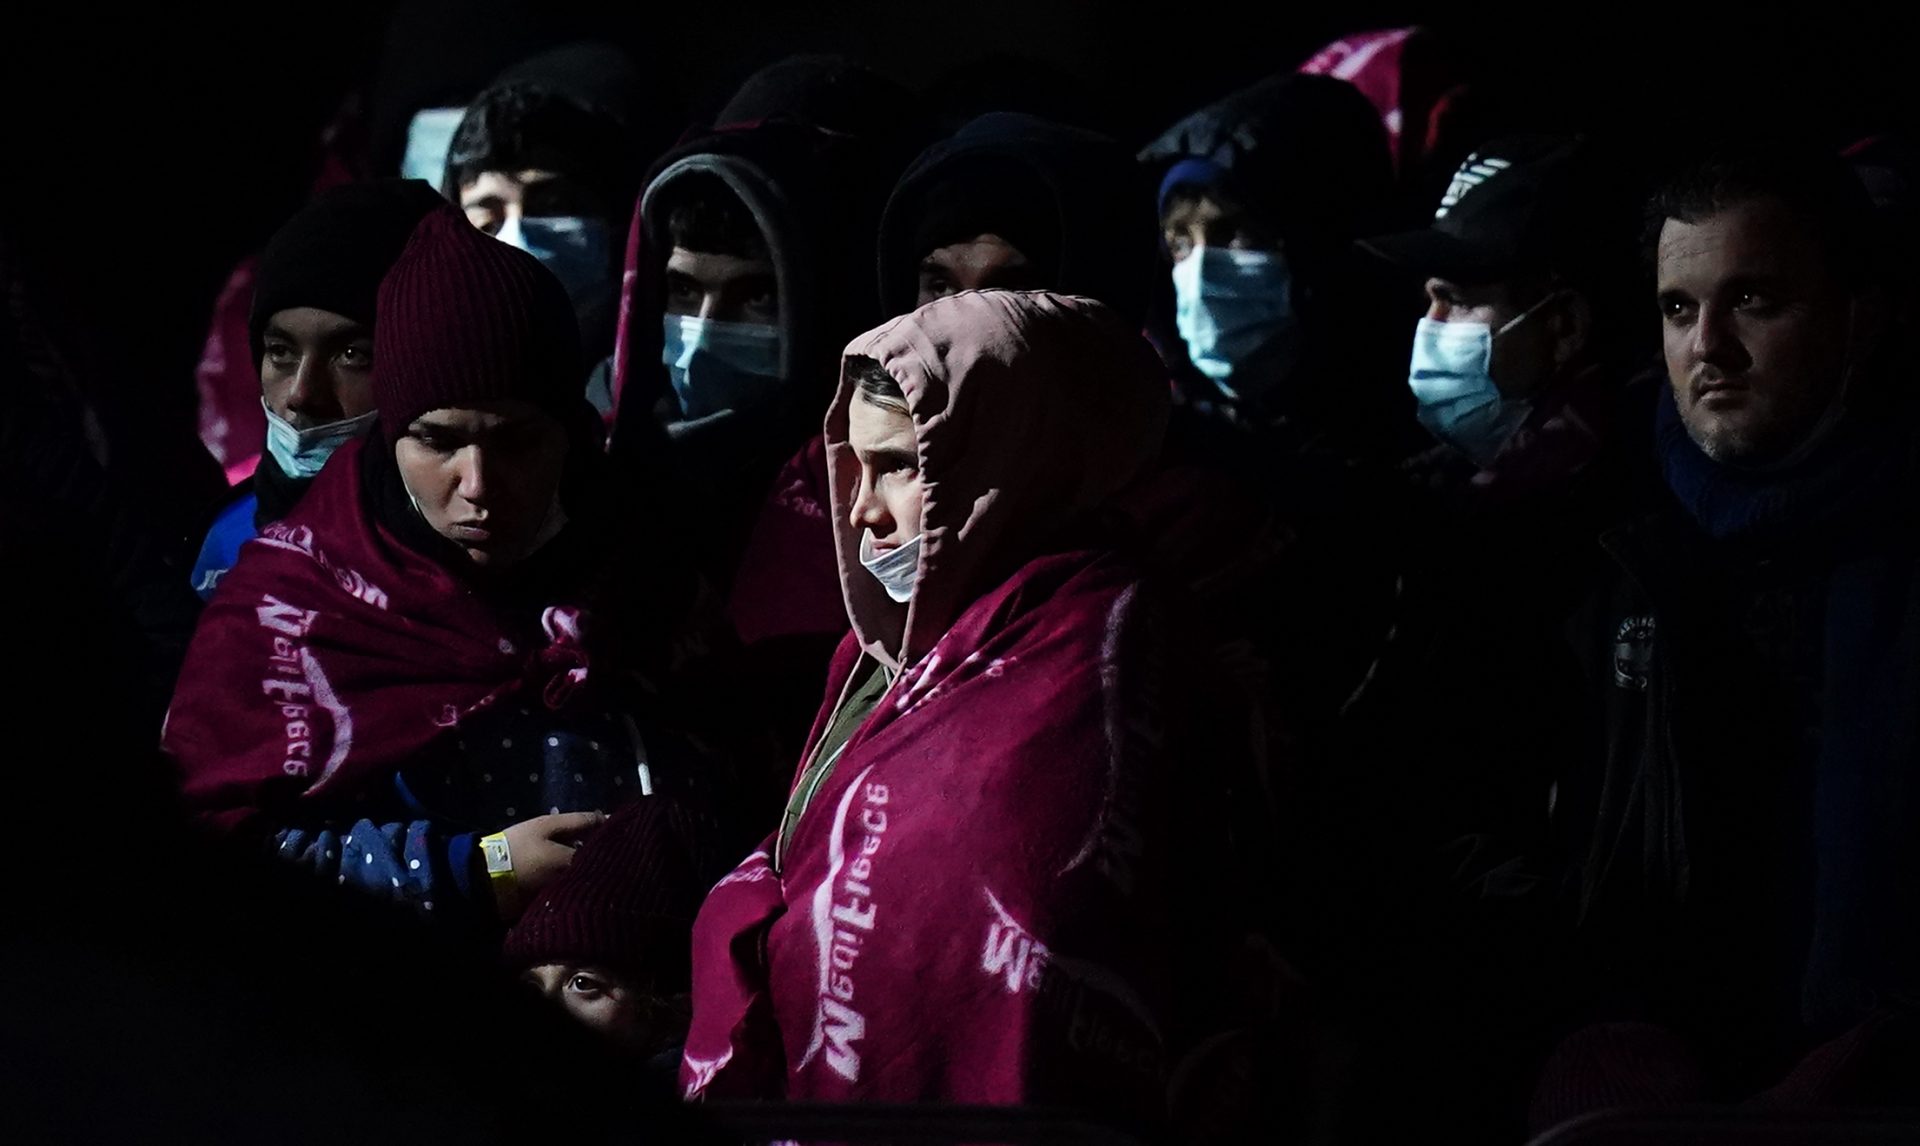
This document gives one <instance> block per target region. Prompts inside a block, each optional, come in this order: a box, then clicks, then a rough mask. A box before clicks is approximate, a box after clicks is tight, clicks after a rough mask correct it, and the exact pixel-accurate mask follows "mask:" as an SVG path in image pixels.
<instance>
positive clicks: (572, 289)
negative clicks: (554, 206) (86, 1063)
mask: <svg viewBox="0 0 1920 1146" xmlns="http://www.w3.org/2000/svg"><path fill="white" fill-rule="evenodd" d="M610 233H611V232H610V231H609V228H608V227H607V221H606V220H605V219H589V218H585V217H583V216H579V215H536V216H531V217H526V218H521V217H515V218H511V219H508V220H507V221H506V223H505V224H503V225H502V226H501V228H500V231H499V233H498V234H497V235H495V236H494V237H495V238H497V239H499V240H500V241H501V242H503V243H505V244H507V245H508V246H509V247H518V248H520V249H521V250H523V251H525V252H527V253H528V254H529V255H532V256H533V257H534V258H536V259H539V260H540V265H541V266H544V267H546V268H547V269H548V270H550V271H552V272H553V275H554V277H555V278H557V279H559V280H560V285H561V286H564V287H566V288H567V297H568V298H570V299H572V300H573V305H574V307H575V308H576V309H579V308H582V307H587V306H591V305H593V304H595V303H597V302H599V301H600V300H601V299H602V298H603V297H604V296H605V295H607V294H609V293H611V292H612V290H613V275H614V271H613V263H612V260H611V254H610V251H609V248H608V241H609V237H610Z"/></svg>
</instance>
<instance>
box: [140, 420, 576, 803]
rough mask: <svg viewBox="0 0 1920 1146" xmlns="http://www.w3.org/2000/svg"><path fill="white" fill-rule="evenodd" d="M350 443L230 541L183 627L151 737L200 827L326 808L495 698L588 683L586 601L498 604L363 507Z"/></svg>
mask: <svg viewBox="0 0 1920 1146" xmlns="http://www.w3.org/2000/svg"><path fill="white" fill-rule="evenodd" d="M363 446H364V443H362V442H351V443H349V444H347V445H345V446H342V447H341V448H340V450H339V452H337V453H336V454H335V455H334V456H333V457H332V458H331V459H330V460H329V461H328V463H327V467H326V469H324V470H323V471H321V474H320V476H319V477H318V478H317V479H315V481H314V484H313V487H312V488H311V489H309V490H308V491H307V494H306V496H305V497H304V498H302V499H301V501H300V504H299V506H298V507H297V508H296V509H295V510H294V512H293V513H292V514H291V515H290V516H289V517H288V518H287V519H286V520H284V521H282V522H279V523H277V524H275V525H271V526H269V527H268V528H267V530H266V531H265V532H264V533H263V534H261V536H260V537H259V538H258V539H257V540H255V541H252V542H249V543H247V544H246V545H245V546H243V547H242V549H241V551H240V561H239V563H238V564H237V565H235V566H234V568H233V571H232V572H230V573H228V574H227V575H226V577H225V578H223V579H222V580H221V582H220V589H219V591H218V592H217V593H216V594H215V595H214V598H213V601H212V602H211V603H210V604H209V605H208V606H207V610H206V612H205V614H203V615H202V617H201V620H200V627H199V629H198V630H197V631H196V632H195V634H194V638H193V644H192V646H191V647H190V648H189V649H188V652H187V660H186V666H185V668H184V669H183V670H182V672H181V674H180V685H179V690H178V691H177V692H176V693H175V695H174V700H173V706H172V708H171V709H170V710H169V712H168V715H167V725H166V731H165V733H164V735H163V745H164V747H165V749H166V750H167V752H168V753H169V754H171V755H172V756H173V757H174V759H175V760H176V761H177V762H178V764H179V766H180V767H181V769H182V771H183V785H184V791H185V795H186V798H187V800H188V802H189V804H190V806H191V807H192V808H193V809H194V810H195V811H196V813H198V814H199V815H201V816H202V817H203V818H206V819H208V820H210V821H211V822H214V823H217V824H220V825H223V826H229V827H231V826H236V825H238V824H239V823H241V822H243V821H245V820H246V819H247V818H248V817H249V815H250V814H251V813H252V812H253V811H255V810H257V809H260V808H263V807H271V806H276V805H279V806H284V805H285V804H286V803H288V802H289V801H300V802H303V803H306V804H309V805H318V806H330V805H333V804H337V803H338V802H340V801H344V800H345V799H346V798H348V797H350V796H352V795H354V794H357V792H358V790H359V789H360V787H361V781H362V780H364V779H365V778H366V777H368V776H369V775H372V774H377V773H385V772H391V771H392V770H394V769H396V768H398V767H399V766H400V765H402V764H404V763H406V762H407V761H408V760H409V759H410V758H411V757H413V756H414V755H415V754H416V753H419V752H420V751H422V750H423V749H425V748H426V747H427V746H429V745H430V744H432V743H433V742H434V741H436V740H437V739H439V738H441V737H448V736H452V735H453V729H454V728H455V727H457V726H458V725H459V724H460V723H461V722H462V721H463V720H464V719H466V718H467V717H468V716H469V715H470V714H472V713H474V712H476V711H478V710H480V709H482V708H485V707H487V706H489V705H492V704H494V703H496V702H498V701H499V700H500V699H502V698H503V697H505V696H507V695H510V694H518V693H521V692H527V693H530V694H531V695H533V696H537V697H539V698H541V699H543V700H545V701H546V702H547V703H549V704H551V705H554V706H556V707H557V706H558V705H560V704H561V703H563V702H565V701H566V700H567V699H568V698H569V697H570V696H571V695H572V694H573V693H574V691H575V690H576V689H577V688H578V687H579V686H580V685H582V684H583V683H584V682H585V680H586V675H587V658H586V654H585V651H584V647H583V643H582V635H583V626H584V618H585V613H584V611H583V610H581V609H580V608H578V607H577V606H576V605H574V604H570V603H556V604H553V605H549V606H546V607H544V608H540V609H529V610H528V612H527V614H526V615H524V616H507V615H504V614H503V613H502V612H501V611H500V610H499V609H498V608H496V607H495V606H494V605H492V604H490V603H489V602H488V601H487V600H486V599H485V598H484V597H482V596H481V595H480V594H478V593H476V592H474V591H473V589H472V587H471V586H469V585H468V584H466V583H464V582H462V581H461V580H460V579H459V578H457V577H456V576H455V575H454V574H453V573H452V572H451V571H449V570H448V569H446V568H444V567H443V566H441V565H440V564H439V563H437V562H435V561H433V560H431V559H429V558H427V557H425V556H423V555H421V554H419V553H417V552H415V551H414V550H412V549H410V548H408V547H407V546H405V545H403V544H401V543H400V542H399V541H398V540H397V539H395V538H394V537H393V536H392V535H391V534H390V533H388V532H387V531H386V530H385V529H384V528H383V527H381V526H380V525H379V524H378V523H377V522H376V521H375V520H374V518H373V515H372V513H371V512H370V511H369V510H368V509H367V508H365V506H364V499H363V498H362V496H361V488H360V486H361V479H360V468H361V467H360V460H361V459H360V451H361V449H362V448H363Z"/></svg>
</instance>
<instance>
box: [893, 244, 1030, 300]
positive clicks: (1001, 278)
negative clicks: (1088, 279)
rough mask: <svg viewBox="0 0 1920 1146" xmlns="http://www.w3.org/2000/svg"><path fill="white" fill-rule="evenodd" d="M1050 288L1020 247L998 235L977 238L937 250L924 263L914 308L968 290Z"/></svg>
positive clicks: (922, 261) (928, 255) (922, 260)
mask: <svg viewBox="0 0 1920 1146" xmlns="http://www.w3.org/2000/svg"><path fill="white" fill-rule="evenodd" d="M1046 285H1047V284H1046V283H1043V282H1041V281H1040V276H1039V272H1038V271H1037V270H1036V269H1035V268H1034V266H1033V264H1031V263H1029V262H1027V256H1026V255H1024V254H1022V253H1021V252H1020V248H1018V247H1016V246H1014V245H1013V244H1012V243H1009V242H1007V241H1006V240H1005V239H1003V238H1001V237H1000V236H998V235H995V234H991V233H989V234H982V235H975V236H974V237H973V238H971V239H968V240H966V241H965V242H963V243H951V244H949V245H947V246H944V247H937V248H935V249H934V250H932V251H929V252H928V253H927V257H926V258H924V259H921V260H920V294H919V297H918V298H916V299H915V300H914V305H915V306H925V305H927V304H928V303H930V302H932V301H933V300H934V299H937V298H945V297H947V296H948V295H950V294H959V293H960V292H961V291H965V290H1041V289H1043V288H1045V287H1046Z"/></svg>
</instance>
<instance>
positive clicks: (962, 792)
mask: <svg viewBox="0 0 1920 1146" xmlns="http://www.w3.org/2000/svg"><path fill="white" fill-rule="evenodd" d="M847 354H848V355H849V356H861V357H867V358H872V359H874V360H875V361H877V362H879V363H880V364H881V365H882V366H883V367H884V368H885V369H886V370H887V372H888V373H889V374H891V375H892V376H893V377H894V378H895V379H896V380H897V381H898V382H899V383H900V386H901V389H902V391H903V392H904V394H905V396H906V404H907V406H908V407H909V409H910V411H911V417H912V419H913V422H914V425H915V430H916V437H917V440H918V447H919V457H920V472H921V480H922V484H923V489H924V491H925V496H924V502H923V516H922V522H923V539H924V540H923V542H922V550H921V559H920V566H919V579H918V583H917V587H916V591H915V596H914V599H913V601H912V602H911V603H910V604H908V605H904V606H903V605H898V604H895V603H894V602H893V601H892V600H891V599H890V598H888V597H887V595H886V594H885V592H884V591H883V590H882V588H881V587H880V585H879V584H878V582H877V581H875V580H874V578H873V577H872V576H870V575H869V574H868V573H867V572H866V570H865V569H863V568H862V567H861V566H860V564H859V559H858V552H859V548H858V547H859V541H860V538H859V535H858V531H857V530H856V529H855V527H854V526H853V525H852V524H851V523H850V521H849V516H850V513H849V511H850V505H849V499H850V498H851V497H852V494H853V490H854V488H855V486H856V484H857V481H856V479H857V470H858V462H857V459H856V458H855V457H854V455H853V453H852V450H851V448H850V447H849V444H848V441H847V425H848V417H847V416H848V410H849V407H850V406H851V404H852V402H854V401H856V400H858V398H857V386H856V385H855V383H854V382H853V381H852V380H851V377H850V375H847V374H843V377H842V382H841V387H840V393H839V395H838V397H836V399H835V401H834V404H833V407H832V409H831V411H830V413H829V415H828V420H827V454H828V461H829V465H830V468H831V471H832V474H833V483H832V489H833V493H832V499H833V506H832V513H831V517H832V520H833V528H834V535H835V546H836V552H837V554H838V558H839V565H840V570H841V581H842V586H843V591H844V595H845V599H846V604H847V609H848V613H849V615H850V616H851V618H852V620H853V625H854V633H853V634H852V635H850V636H849V637H848V639H847V641H846V642H845V643H844V644H843V645H842V647H841V650H840V653H839V655H838V656H837V657H836V659H835V664H834V668H833V671H832V673H831V683H830V688H829V692H828V698H829V703H828V704H827V705H826V707H825V708H824V709H823V710H822V712H821V715H820V719H819V720H818V721H817V722H816V725H815V729H814V734H813V737H812V743H811V744H810V745H809V750H808V751H809V755H810V756H811V755H812V754H813V753H815V752H817V751H819V748H818V745H819V742H820V740H821V738H822V736H823V735H824V734H825V732H826V729H827V727H828V726H829V725H830V724H831V723H832V719H833V717H834V716H835V715H836V711H837V709H838V708H839V706H840V705H839V702H838V701H837V700H835V698H836V697H839V696H841V694H842V693H843V691H845V690H847V689H848V688H849V687H850V684H851V682H852V681H853V680H854V677H855V674H856V671H857V670H858V669H859V668H860V666H861V664H862V662H863V661H867V660H868V659H869V658H870V659H871V661H877V662H878V664H879V665H880V666H881V667H882V669H883V670H884V671H885V672H887V673H888V674H889V676H890V678H891V685H890V687H889V688H888V690H887V692H886V694H885V695H884V697H883V698H882V699H881V700H880V701H879V703H878V705H877V707H876V708H875V709H874V711H873V713H872V714H871V715H870V716H869V717H867V719H866V720H865V721H864V722H863V723H862V724H861V725H860V726H859V727H858V729H857V730H855V731H854V732H853V734H852V736H851V738H850V739H848V740H847V741H846V743H845V746H844V748H843V749H841V750H840V752H839V754H838V756H837V757H834V758H832V759H831V760H830V761H827V762H825V763H826V768H825V778H824V780H823V781H821V782H820V783H818V784H817V785H816V786H814V788H813V795H812V798H811V802H810V803H809V805H808V806H807V810H806V811H805V812H803V813H802V814H801V816H800V819H799V820H798V822H797V826H796V828H795V830H794V831H793V834H792V836H791V839H790V841H789V843H788V846H787V847H786V848H785V850H784V852H783V854H782V857H781V860H780V862H779V864H778V865H777V866H776V865H775V863H774V860H773V854H774V851H775V847H776V840H775V839H773V838H769V839H768V840H767V841H766V843H765V844H764V845H763V847H762V848H761V849H760V850H758V851H756V852H755V853H754V854H753V855H752V856H750V857H749V858H748V859H747V861H746V862H745V863H743V864H742V865H741V866H740V867H739V868H738V869H736V870H735V872H734V873H733V874H731V875H729V876H728V877H727V878H726V879H724V880H722V881H721V883H720V884H719V885H718V886H717V887H716V888H715V890H714V892H713V894H712V895H711V896H709V898H708V901H707V903H706V905H705V907H704V908H703V909H702V912H701V916H700V919H699V920H698V922H697V923H696V926H695V982H694V1021H693V1028H692V1032H691V1034H690V1036H689V1040H688V1044H687V1051H686V1059H685V1062H684V1064H683V1067H682V1082H683V1085H684V1088H685V1090H686V1092H687V1093H688V1094H689V1095H690V1096H696V1097H697V1096H703V1095H712V1096H715V1097H720V1096H730V1095H742V1094H756V1095H760V1096H767V1095H774V1094H785V1095H786V1096H788V1097H790V1098H795V1099H818V1100H839V1101H863V1102H894V1101H898V1102H913V1101H954V1102H985V1103H1042V1104H1044V1103H1062V1104H1067V1105H1078V1106H1084V1107H1087V1108H1090V1109H1098V1110H1100V1111H1102V1112H1103V1113H1107V1114H1114V1113H1116V1112H1127V1113H1131V1114H1134V1115H1136V1116H1139V1117H1142V1118H1152V1117H1154V1116H1155V1115H1156V1114H1157V1113H1158V1110H1159V1107H1160V1102H1159V1097H1158V1096H1159V1094H1160V1084H1161V1082H1162V1081H1163V1074H1164V1070H1165V1065H1166V1060H1167V1056H1168V1054H1169V1053H1170V1051H1172V1050H1175V1049H1177V1046H1178V1044H1179V1043H1180V1042H1181V1038H1182V1035H1183V1034H1184V1033H1186V1032H1185V1031H1184V1030H1182V1029H1181V1025H1180V1020H1179V1019H1178V1017H1177V1015H1176V1010H1177V1008H1176V1006H1175V1004H1174V1000H1175V999H1176V998H1177V997H1178V996H1179V995H1180V993H1181V992H1180V990H1179V989H1178V987H1182V986H1191V981H1190V980H1181V982H1179V983H1178V984H1176V982H1175V980H1176V979H1177V978H1178V972H1177V967H1178V965H1179V962H1180V960H1179V955H1180V953H1181V952H1183V951H1195V950H1197V949H1200V948H1205V947H1206V946H1207V944H1206V943H1205V942H1204V940H1203V937H1202V932H1203V931H1204V928H1203V929H1201V931H1196V932H1191V933H1188V934H1187V936H1186V939H1184V940H1183V941H1181V942H1179V943H1169V942H1168V941H1167V940H1168V939H1169V937H1170V934H1171V928H1169V926H1168V925H1167V921H1168V920H1169V919H1170V918H1173V917H1174V916H1175V914H1177V913H1173V912H1171V911H1170V904H1171V899H1170V898H1169V895H1170V893H1171V889H1172V886H1173V883H1172V881H1174V880H1175V879H1176V878H1177V877H1176V876H1175V874H1174V868H1175V867H1176V866H1177V859H1179V860H1185V859H1193V860H1200V858H1201V855H1202V853H1206V852H1208V850H1209V849H1208V841H1194V846H1193V847H1191V848H1190V849H1189V848H1184V847H1183V848H1182V849H1181V850H1180V852H1179V854H1178V857H1176V853H1175V851H1174V849H1173V847H1172V844H1171V838H1170V835H1169V832H1170V830H1171V822H1172V820H1173V818H1174V816H1176V815H1178V814H1179V813H1178V812H1175V811H1174V810H1173V809H1174V808H1176V807H1180V808H1186V807H1188V806H1189V801H1191V800H1196V799H1197V800H1200V801H1201V802H1204V801H1205V797H1204V793H1206V792H1209V791H1211V789H1210V788H1209V786H1208V784H1207V782H1206V780H1205V779H1204V778H1203V776H1202V775H1201V773H1200V772H1198V771H1181V769H1180V768H1177V767H1176V766H1175V764H1174V762H1175V761H1176V760H1178V761H1183V762H1191V761H1192V760H1195V759H1200V758H1203V757H1201V756H1198V755H1196V756H1194V757H1187V756H1183V755H1182V754H1181V753H1180V751H1179V750H1178V748H1177V747H1173V746H1171V745H1178V744H1183V743H1185V742H1184V741H1183V740H1182V737H1181V733H1182V732H1183V731H1187V730H1189V725H1188V724H1187V720H1188V719H1189V718H1190V717H1191V716H1192V714H1193V709H1192V707H1191V706H1190V704H1189V703H1188V700H1189V697H1188V696H1187V694H1186V693H1185V692H1184V691H1183V690H1182V689H1181V688H1180V687H1179V685H1180V684H1181V683H1183V682H1185V681H1188V680H1191V676H1190V675H1189V676H1183V675H1182V673H1181V663H1182V662H1181V659H1180V656H1179V653H1178V650H1179V648H1180V646H1181V641H1180V640H1179V634H1178V632H1177V629H1176V627H1175V626H1174V625H1172V624H1171V623H1170V622H1169V620H1168V617H1169V614H1168V613H1167V612H1166V611H1165V601H1164V600H1163V599H1162V598H1161V597H1160V595H1159V592H1158V590H1156V589H1155V588H1154V587H1153V585H1152V584H1151V583H1149V581H1148V580H1147V579H1145V578H1144V577H1143V574H1142V573H1141V571H1140V567H1139V566H1138V565H1137V564H1135V563H1134V562H1133V561H1132V560H1131V559H1130V558H1128V557H1127V556H1125V555H1124V553H1123V549H1122V547H1119V546H1116V545H1115V544H1114V543H1113V542H1112V541H1111V540H1110V534H1108V532H1107V531H1106V529H1105V528H1104V523H1106V522H1109V521H1110V520H1111V517H1112V513H1113V511H1114V510H1116V509H1117V508H1118V507H1119V506H1120V505H1121V504H1122V503H1123V502H1124V501H1125V499H1126V496H1127V491H1129V490H1130V489H1131V488H1132V487H1134V486H1135V485H1136V483H1137V482H1139V481H1140V480H1141V479H1142V478H1145V477H1147V476H1149V475H1150V473H1151V471H1152V467H1153V463H1154V461H1155V458H1156V454H1157V450H1158V445H1159V438H1160V434H1161V432H1162V429H1163V427H1164V424H1165V418H1166V409H1167V398H1166V392H1165V387H1164V385H1163V383H1162V381H1161V378H1160V372H1159V370H1158V368H1157V365H1156V363H1155V362H1154V361H1153V359H1152V356H1151V354H1150V352H1149V351H1148V349H1147V348H1146V346H1145V345H1144V344H1143V343H1142V342H1141V341H1140V340H1139V339H1138V338H1137V336H1135V335H1134V334H1133V333H1132V332H1131V331H1129V330H1128V329H1127V326H1126V324H1125V323H1124V322H1122V321H1121V320H1119V319H1118V318H1117V317H1116V316H1114V315H1113V314H1112V313H1111V312H1110V311H1108V310H1107V309H1106V308H1104V307H1101V306H1099V305H1098V304H1095V303H1093V302H1090V301H1088V300H1084V299H1075V298H1067V297H1062V296H1056V295H1049V294H1042V293H1012V292H999V291H993V292H978V293H975V292H969V293H964V294H960V295H956V296H953V297H951V298H947V299H942V300H940V301H938V302H935V303H932V304H929V305H928V306H926V307H923V308H921V309H920V310H919V311H917V312H915V313H914V314H913V315H910V316H908V317H905V318H901V319H897V320H895V321H894V322H892V323H890V324H888V325H887V326H885V327H882V328H880V329H879V330H876V331H874V332H872V333H870V334H868V335H865V336H863V337H861V338H859V339H857V340H855V341H854V342H853V343H852V344H851V345H849V346H848V347H847ZM1169 738H1170V739H1169ZM1182 767H1184V765H1182ZM1177 772H1178V773H1179V775H1177V776H1176V773H1177ZM1202 862H1204V861H1202ZM1183 886H1184V885H1183ZM1213 886H1217V885H1213ZM1181 918H1184V916H1182V917H1181ZM1216 918H1217V917H1216ZM1056 1000H1057V1001H1056ZM1096 1032H1097V1033H1096Z"/></svg>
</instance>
